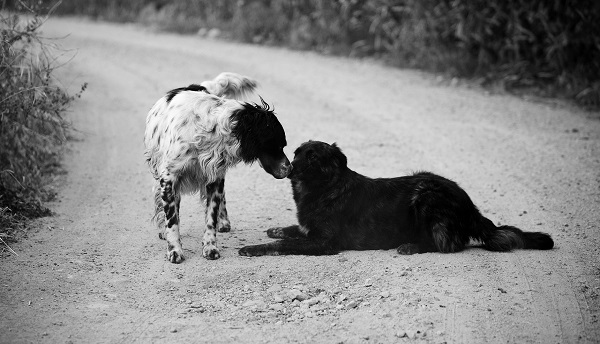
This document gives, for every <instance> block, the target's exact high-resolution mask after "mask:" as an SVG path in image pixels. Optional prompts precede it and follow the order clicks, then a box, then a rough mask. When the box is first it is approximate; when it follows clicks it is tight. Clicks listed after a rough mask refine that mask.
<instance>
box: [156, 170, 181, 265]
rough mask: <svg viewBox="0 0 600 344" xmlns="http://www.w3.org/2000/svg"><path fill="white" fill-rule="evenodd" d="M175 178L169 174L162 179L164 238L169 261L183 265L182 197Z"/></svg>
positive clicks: (161, 195)
mask: <svg viewBox="0 0 600 344" xmlns="http://www.w3.org/2000/svg"><path fill="white" fill-rule="evenodd" d="M174 184H175V183H174V178H173V176H172V175H171V174H169V173H168V172H167V173H165V174H164V175H163V176H162V177H161V179H160V197H161V200H162V205H163V211H164V216H165V218H164V219H165V221H164V222H165V224H166V225H165V231H164V232H163V234H162V238H163V239H165V240H166V241H167V259H168V260H169V261H170V262H171V263H181V262H182V261H183V259H184V257H183V248H182V247H181V237H180V236H179V204H180V201H181V197H180V195H179V193H178V192H177V190H176V188H175V187H174Z"/></svg>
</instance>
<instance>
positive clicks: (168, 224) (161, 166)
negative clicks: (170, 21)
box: [144, 73, 291, 263]
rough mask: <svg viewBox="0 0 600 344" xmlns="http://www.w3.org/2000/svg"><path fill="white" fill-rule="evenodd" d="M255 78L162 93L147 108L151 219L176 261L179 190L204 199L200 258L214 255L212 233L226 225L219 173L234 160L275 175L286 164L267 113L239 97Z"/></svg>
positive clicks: (232, 77) (222, 78)
mask: <svg viewBox="0 0 600 344" xmlns="http://www.w3.org/2000/svg"><path fill="white" fill-rule="evenodd" d="M255 88H256V82H255V81H254V80H252V79H250V78H248V77H245V76H241V75H238V74H235V73H222V74H220V75H219V76H217V77H216V78H215V79H214V80H211V81H205V82H203V83H201V84H200V85H196V84H193V85H190V86H187V87H181V88H176V89H174V90H171V91H169V92H167V94H166V95H165V96H163V97H162V98H161V99H159V100H158V101H157V102H156V104H154V106H153V107H152V109H151V110H150V112H149V113H148V117H147V119H146V131H145V135H144V144H145V148H146V150H145V156H146V160H147V162H148V164H149V166H150V169H151V172H152V175H153V176H154V179H155V180H156V184H155V186H154V189H155V193H154V194H155V197H154V199H155V216H154V218H155V220H156V222H157V225H158V227H159V228H160V230H161V232H160V233H159V237H160V238H161V239H165V240H166V241H167V258H168V260H169V261H170V262H172V263H180V262H181V261H182V260H183V259H184V255H183V248H182V245H181V238H180V234H179V221H180V218H179V204H180V202H181V195H182V194H189V193H199V194H200V197H201V200H203V201H204V202H205V204H206V213H205V220H206V230H205V232H204V236H203V238H202V245H203V248H202V255H203V256H204V257H205V258H207V259H217V258H219V257H220V254H219V250H218V248H217V238H216V232H217V231H219V232H228V231H229V230H230V228H231V225H230V222H229V218H228V216H227V209H226V202H225V173H226V171H227V169H228V168H230V167H232V166H234V165H236V164H238V163H239V162H244V163H252V162H254V161H257V160H258V162H259V163H260V166H261V167H262V168H263V169H264V170H265V171H266V172H268V173H269V174H271V175H272V176H273V177H275V178H277V179H281V178H285V177H286V176H287V175H288V173H289V172H290V170H291V165H290V162H289V160H288V159H287V157H286V156H285V154H284V153H283V147H285V146H286V145H287V142H286V137H285V132H284V130H283V127H282V126H281V123H280V122H279V121H278V119H277V117H276V116H275V114H274V112H273V110H272V109H271V108H270V107H269V105H268V104H267V103H266V102H265V101H264V100H262V98H261V102H262V104H260V105H259V104H256V103H248V102H242V101H240V99H242V98H244V97H245V96H247V95H249V94H252V93H253V92H254V90H255Z"/></svg>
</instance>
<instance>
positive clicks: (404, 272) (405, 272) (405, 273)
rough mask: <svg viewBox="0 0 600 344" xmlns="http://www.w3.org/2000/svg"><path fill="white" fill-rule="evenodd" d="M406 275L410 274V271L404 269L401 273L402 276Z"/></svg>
mask: <svg viewBox="0 0 600 344" xmlns="http://www.w3.org/2000/svg"><path fill="white" fill-rule="evenodd" d="M406 275H408V271H402V272H401V273H400V276H406Z"/></svg>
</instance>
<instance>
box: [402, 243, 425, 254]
mask: <svg viewBox="0 0 600 344" xmlns="http://www.w3.org/2000/svg"><path fill="white" fill-rule="evenodd" d="M397 251H398V253H400V254H404V255H411V254H415V253H419V252H420V250H419V245H417V244H402V245H400V246H398V249H397Z"/></svg>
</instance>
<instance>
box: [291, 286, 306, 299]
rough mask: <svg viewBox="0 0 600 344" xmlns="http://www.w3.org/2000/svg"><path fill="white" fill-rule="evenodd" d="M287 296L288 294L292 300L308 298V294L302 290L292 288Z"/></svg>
mask: <svg viewBox="0 0 600 344" xmlns="http://www.w3.org/2000/svg"><path fill="white" fill-rule="evenodd" d="M287 296H288V299H290V300H291V301H293V300H298V301H304V300H306V299H308V296H307V295H306V294H304V293H303V292H301V291H300V290H297V289H292V290H290V291H288V292H287Z"/></svg>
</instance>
